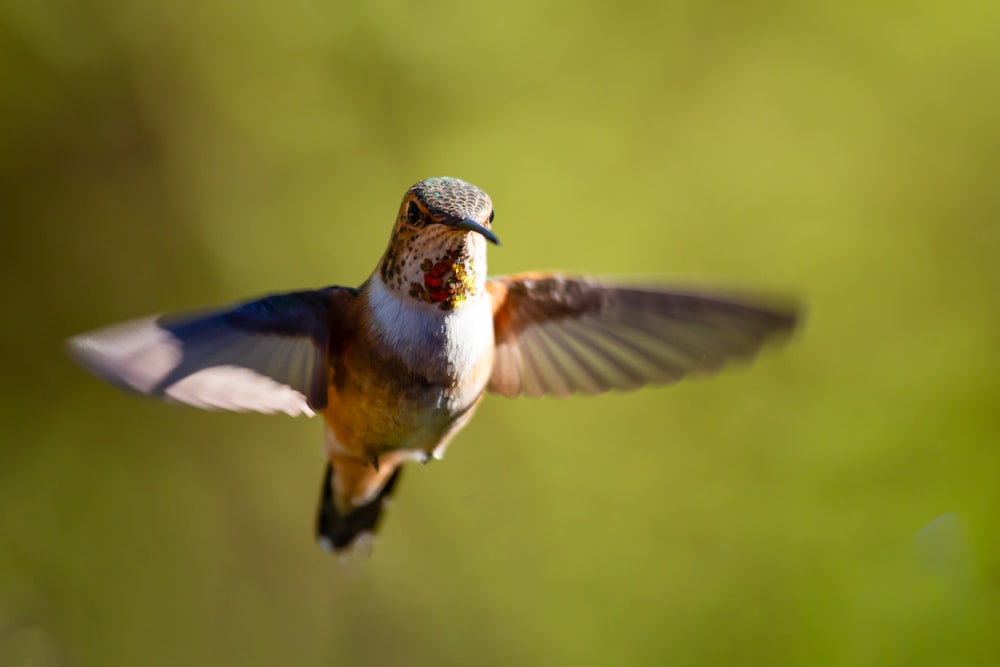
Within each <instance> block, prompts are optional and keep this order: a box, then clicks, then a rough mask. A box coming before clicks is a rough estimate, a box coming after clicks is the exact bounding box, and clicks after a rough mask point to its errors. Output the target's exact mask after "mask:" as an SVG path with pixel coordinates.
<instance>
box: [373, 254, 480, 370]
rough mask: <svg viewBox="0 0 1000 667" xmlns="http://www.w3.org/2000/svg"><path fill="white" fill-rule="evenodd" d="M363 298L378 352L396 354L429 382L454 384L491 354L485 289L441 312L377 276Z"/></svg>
mask: <svg viewBox="0 0 1000 667" xmlns="http://www.w3.org/2000/svg"><path fill="white" fill-rule="evenodd" d="M367 296H368V300H369V304H370V306H371V309H372V327H373V331H372V333H373V334H374V336H375V339H376V344H377V345H378V346H379V347H380V349H381V351H383V352H390V353H392V354H395V355H396V356H397V357H399V358H400V359H402V360H403V362H404V363H405V364H406V365H408V366H409V367H410V368H412V369H414V370H418V371H420V372H422V373H424V374H426V376H427V377H428V379H429V380H431V381H434V382H444V383H453V382H456V381H457V380H458V379H460V378H463V377H465V376H467V375H468V374H469V373H472V372H473V371H474V370H475V368H476V367H477V364H479V363H481V362H482V360H483V358H484V356H485V355H490V354H492V351H493V308H492V305H491V303H490V298H489V296H488V295H487V294H486V293H485V290H482V291H481V292H480V293H479V295H478V296H476V297H473V298H470V299H468V300H467V301H466V302H465V303H463V304H462V305H461V306H460V307H458V308H455V309H454V310H449V311H443V310H441V309H439V308H438V307H437V306H436V305H430V304H424V303H421V302H420V301H417V300H415V299H412V298H408V297H407V296H406V295H402V294H400V293H398V292H394V291H392V290H390V289H388V288H386V286H385V284H384V283H383V282H382V280H381V278H380V277H379V276H378V275H377V274H376V275H374V276H372V278H371V280H370V281H369V283H368V289H367Z"/></svg>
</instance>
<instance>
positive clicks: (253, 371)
mask: <svg viewBox="0 0 1000 667" xmlns="http://www.w3.org/2000/svg"><path fill="white" fill-rule="evenodd" d="M352 296H353V292H352V291H351V290H347V289H345V288H340V287H331V288H326V289H322V290H309V291H302V292H289V293H286V294H276V295H272V296H268V297H265V298H263V299H258V300H255V301H250V302H247V303H245V304H242V305H240V306H237V307H235V308H231V309H227V310H220V311H215V312H206V313H201V314H197V315H182V316H176V315H175V316H155V317H147V318H143V319H139V320H134V321H131V322H126V323H124V324H119V325H115V326H112V327H109V328H107V329H103V330H100V331H95V332H91V333H85V334H81V335H79V336H76V337H75V338H72V339H70V341H69V349H70V353H71V354H72V356H73V357H74V358H75V359H76V360H77V361H78V362H80V363H81V364H82V365H83V366H84V367H86V368H88V369H89V370H91V371H92V372H94V373H95V374H96V375H98V376H100V377H101V378H103V379H105V380H107V381H108V382H110V383H112V384H114V385H116V386H118V387H120V388H123V389H127V390H131V391H136V392H138V393H141V394H146V395H150V396H156V397H160V398H163V399H166V400H171V401H177V402H180V403H186V404H188V405H192V406H195V407H199V408H206V409H221V410H234V411H254V412H266V413H270V412H284V413H287V414H290V415H300V414H305V415H309V416H312V415H313V414H314V411H315V410H317V409H320V408H322V407H324V406H325V405H326V391H327V382H328V377H327V368H328V355H329V353H330V349H331V336H332V335H334V333H333V331H335V330H339V329H338V327H336V326H334V327H333V328H331V325H332V324H334V325H335V324H336V323H337V320H338V319H339V318H342V317H343V313H342V310H343V307H344V304H345V300H346V299H350V298H352Z"/></svg>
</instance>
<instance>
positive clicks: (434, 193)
mask: <svg viewBox="0 0 1000 667" xmlns="http://www.w3.org/2000/svg"><path fill="white" fill-rule="evenodd" d="M409 191H410V192H412V193H413V194H415V195H416V196H417V197H418V198H419V199H420V202H421V203H422V204H423V205H424V206H425V207H427V211H428V212H429V213H430V214H431V215H432V216H434V217H435V218H439V219H440V218H455V219H458V220H461V219H462V218H472V219H473V220H478V219H482V218H485V217H486V216H487V215H488V214H489V212H490V211H491V210H492V209H493V202H492V201H490V197H489V195H487V194H486V193H485V192H483V191H482V190H480V189H479V188H477V187H476V186H475V185H472V184H471V183H466V182H465V181H463V180H461V179H458V178H448V177H447V176H445V177H441V178H428V179H425V180H423V181H420V182H419V183H417V184H416V185H414V186H413V187H412V188H410V190H409Z"/></svg>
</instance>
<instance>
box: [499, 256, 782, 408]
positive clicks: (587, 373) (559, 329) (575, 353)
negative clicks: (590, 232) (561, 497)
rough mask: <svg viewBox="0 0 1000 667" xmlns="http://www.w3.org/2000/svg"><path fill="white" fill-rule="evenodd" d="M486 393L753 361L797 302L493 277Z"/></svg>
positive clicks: (575, 386)
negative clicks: (492, 342) (491, 348)
mask: <svg viewBox="0 0 1000 667" xmlns="http://www.w3.org/2000/svg"><path fill="white" fill-rule="evenodd" d="M487 289H488V290H489V293H490V295H491V298H492V299H493V302H494V303H493V310H494V323H495V331H494V334H495V339H496V354H495V356H494V362H493V371H492V374H491V377H490V384H489V388H490V390H491V391H493V392H496V393H499V394H503V395H505V396H518V395H521V394H524V395H527V396H542V395H554V396H566V395H569V394H571V393H576V392H581V393H600V392H604V391H609V390H612V389H634V388H636V387H639V386H642V385H644V384H649V383H671V382H677V381H678V380H680V379H682V378H683V377H685V376H686V375H689V374H692V373H705V372H714V371H717V370H719V369H720V368H722V366H723V365H724V364H725V363H726V362H727V361H728V360H729V359H749V358H751V357H753V356H754V355H756V353H757V352H758V351H759V350H760V348H761V347H762V346H763V345H764V343H765V342H766V341H767V340H769V339H771V338H774V337H776V336H779V335H781V334H787V333H788V332H790V331H791V330H792V329H793V328H794V327H795V324H796V321H797V318H798V314H797V312H796V309H795V308H792V307H787V306H785V307H781V306H771V305H765V304H763V303H762V302H761V303H756V302H754V301H752V300H749V301H747V300H741V299H738V298H727V297H720V296H715V295H708V294H695V293H685V292H680V291H672V290H665V289H659V288H644V287H628V286H616V285H611V284H606V283H602V282H599V281H596V280H593V279H589V278H579V277H565V276H561V275H558V274H522V275H516V276H508V277H504V278H497V279H492V280H490V281H488V282H487Z"/></svg>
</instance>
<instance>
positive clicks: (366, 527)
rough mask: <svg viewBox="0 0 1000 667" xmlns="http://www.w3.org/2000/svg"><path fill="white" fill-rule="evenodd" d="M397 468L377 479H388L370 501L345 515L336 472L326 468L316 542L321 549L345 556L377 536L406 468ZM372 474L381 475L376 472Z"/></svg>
mask: <svg viewBox="0 0 1000 667" xmlns="http://www.w3.org/2000/svg"><path fill="white" fill-rule="evenodd" d="M348 465H350V464H348ZM394 468H395V469H394V470H392V472H391V474H389V475H386V476H379V475H376V478H377V477H381V478H382V479H385V483H384V484H382V486H381V488H380V489H378V491H377V492H375V493H374V494H373V495H372V496H371V498H370V499H369V500H367V501H365V502H364V504H361V505H357V506H354V507H351V508H350V509H349V510H348V511H346V512H344V511H342V510H341V509H339V508H338V507H337V502H336V501H337V498H336V495H335V492H334V485H333V480H334V475H335V474H336V471H335V470H334V467H333V463H327V464H326V472H325V473H324V475H323V489H322V491H321V495H320V501H319V511H318V512H317V515H316V541H317V542H319V545H320V546H321V547H323V548H324V549H326V550H327V551H333V552H335V553H336V552H342V551H345V550H348V549H349V548H350V547H351V546H352V545H353V544H354V543H355V542H356V541H358V539H359V538H363V537H364V536H366V535H367V536H368V537H371V536H372V535H374V534H375V529H376V527H377V526H378V523H379V519H380V517H381V515H382V510H383V508H384V507H385V506H386V503H387V501H388V499H389V497H390V496H391V495H392V492H393V489H394V488H395V486H396V483H397V482H398V481H399V473H400V471H402V469H403V466H401V465H396V466H394ZM371 470H372V472H375V473H377V471H375V470H374V469H371ZM384 472H385V471H384ZM374 481H376V480H374V479H373V480H370V482H374ZM343 504H345V503H343V502H342V503H341V505H343Z"/></svg>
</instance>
